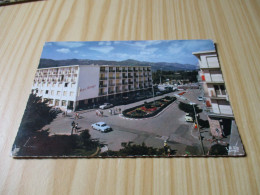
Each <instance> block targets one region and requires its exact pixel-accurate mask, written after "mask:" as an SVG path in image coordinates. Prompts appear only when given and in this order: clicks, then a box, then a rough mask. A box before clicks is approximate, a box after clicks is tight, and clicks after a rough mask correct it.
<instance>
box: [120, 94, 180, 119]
mask: <svg viewBox="0 0 260 195" xmlns="http://www.w3.org/2000/svg"><path fill="white" fill-rule="evenodd" d="M175 100H176V97H170V96H166V97H164V98H162V99H159V100H156V101H155V102H153V101H152V102H145V103H144V104H142V105H140V106H136V107H133V108H129V109H126V110H124V111H123V115H124V116H125V117H128V118H148V117H152V116H155V115H156V114H158V113H159V112H160V111H162V110H163V109H164V108H165V107H167V106H168V105H169V104H171V103H172V102H174V101H175Z"/></svg>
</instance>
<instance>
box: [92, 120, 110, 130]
mask: <svg viewBox="0 0 260 195" xmlns="http://www.w3.org/2000/svg"><path fill="white" fill-rule="evenodd" d="M91 127H92V128H93V129H95V130H98V131H101V132H107V131H111V130H112V128H111V127H110V126H108V125H107V124H106V123H105V122H97V123H94V124H92V125H91Z"/></svg>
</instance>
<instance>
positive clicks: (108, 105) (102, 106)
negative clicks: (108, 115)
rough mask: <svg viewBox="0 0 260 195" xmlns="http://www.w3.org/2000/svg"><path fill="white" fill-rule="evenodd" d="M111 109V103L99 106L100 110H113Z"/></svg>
mask: <svg viewBox="0 0 260 195" xmlns="http://www.w3.org/2000/svg"><path fill="white" fill-rule="evenodd" d="M111 107H113V104H110V103H104V104H103V105H101V106H99V108H100V109H102V110H104V109H107V108H111Z"/></svg>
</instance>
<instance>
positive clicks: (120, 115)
mask: <svg viewBox="0 0 260 195" xmlns="http://www.w3.org/2000/svg"><path fill="white" fill-rule="evenodd" d="M175 102H176V100H175V101H174V102H172V103H171V104H169V105H168V106H167V107H165V108H164V109H163V110H162V111H161V112H159V113H158V114H156V115H155V116H152V117H148V118H140V119H137V118H128V117H125V116H124V115H123V114H119V117H120V118H122V119H126V120H147V119H153V118H155V117H157V116H159V115H160V114H161V113H163V112H164V111H165V110H167V109H168V108H169V107H170V106H172V105H173V103H175Z"/></svg>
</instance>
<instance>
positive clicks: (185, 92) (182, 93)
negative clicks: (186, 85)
mask: <svg viewBox="0 0 260 195" xmlns="http://www.w3.org/2000/svg"><path fill="white" fill-rule="evenodd" d="M184 93H186V92H185V91H184V92H181V93H179V94H178V95H183V94H184Z"/></svg>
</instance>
